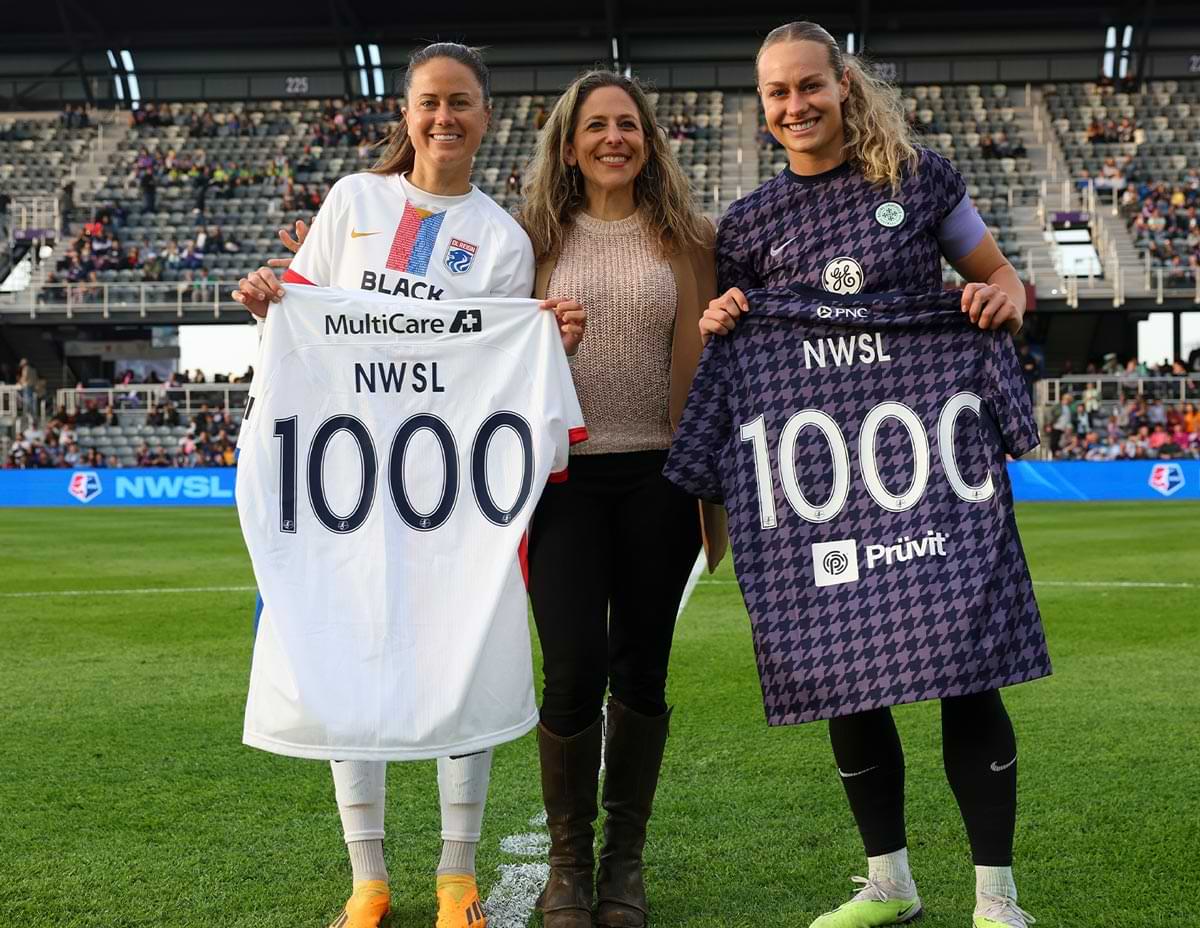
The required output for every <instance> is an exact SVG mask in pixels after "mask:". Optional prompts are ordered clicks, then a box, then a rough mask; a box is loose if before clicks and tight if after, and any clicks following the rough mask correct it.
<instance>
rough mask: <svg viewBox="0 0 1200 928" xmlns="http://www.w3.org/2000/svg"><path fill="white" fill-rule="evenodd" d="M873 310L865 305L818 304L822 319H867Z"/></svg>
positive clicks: (819, 316)
mask: <svg viewBox="0 0 1200 928" xmlns="http://www.w3.org/2000/svg"><path fill="white" fill-rule="evenodd" d="M869 315H871V311H870V310H869V309H867V307H865V306H818V307H817V316H818V318H821V319H866V318H867V316H869Z"/></svg>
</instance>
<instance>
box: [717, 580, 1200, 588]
mask: <svg viewBox="0 0 1200 928" xmlns="http://www.w3.org/2000/svg"><path fill="white" fill-rule="evenodd" d="M736 583H737V581H736V580H699V581H697V584H696V585H697V586H729V585H731V584H736ZM1033 583H1034V586H1067V587H1097V588H1099V589H1106V588H1111V589H1116V590H1125V589H1128V590H1143V589H1145V590H1198V589H1200V583H1168V582H1165V581H1161V582H1160V581H1156V580H1034V581H1033Z"/></svg>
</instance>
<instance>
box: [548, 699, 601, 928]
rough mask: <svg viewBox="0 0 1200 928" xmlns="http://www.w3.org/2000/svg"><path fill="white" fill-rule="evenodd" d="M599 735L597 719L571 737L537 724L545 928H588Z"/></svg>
mask: <svg viewBox="0 0 1200 928" xmlns="http://www.w3.org/2000/svg"><path fill="white" fill-rule="evenodd" d="M602 733H603V722H602V720H601V719H599V718H597V719H596V721H595V722H594V723H593V724H591V725H589V726H588V727H587V728H585V729H584V730H583V731H581V732H580V733H579V734H577V735H574V736H572V737H570V738H560V737H558V735H555V734H554V733H553V732H551V731H550V730H549V729H547V728H546V727H545V726H544V725H539V726H538V755H539V756H540V757H541V761H542V798H543V799H544V800H545V802H546V825H547V826H548V828H549V829H550V878H549V879H548V880H547V881H546V885H545V887H544V888H543V889H542V894H541V895H540V896H538V900H537V905H536V909H537V911H539V912H541V913H542V918H543V922H542V924H543V925H544V928H592V894H593V890H594V885H593V879H594V874H593V868H594V865H595V854H594V851H593V846H594V843H595V840H596V832H595V827H594V826H595V822H596V785H597V782H598V781H599V777H600V743H601V740H602Z"/></svg>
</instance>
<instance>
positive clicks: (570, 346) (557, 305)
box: [542, 299, 587, 357]
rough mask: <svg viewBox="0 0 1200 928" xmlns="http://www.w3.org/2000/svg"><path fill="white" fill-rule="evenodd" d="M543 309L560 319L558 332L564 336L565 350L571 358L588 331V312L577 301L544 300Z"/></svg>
mask: <svg viewBox="0 0 1200 928" xmlns="http://www.w3.org/2000/svg"><path fill="white" fill-rule="evenodd" d="M542 309H548V310H550V311H551V312H553V313H554V316H555V318H556V319H558V331H559V333H560V334H561V335H562V343H563V350H564V351H565V352H566V353H567V357H571V356H572V355H574V354H575V352H576V351H578V350H579V343H580V342H581V341H583V333H584V331H586V329H587V310H586V309H584V308H583V307H582V306H580V305H579V303H578V302H577V301H576V300H559V299H554V300H542Z"/></svg>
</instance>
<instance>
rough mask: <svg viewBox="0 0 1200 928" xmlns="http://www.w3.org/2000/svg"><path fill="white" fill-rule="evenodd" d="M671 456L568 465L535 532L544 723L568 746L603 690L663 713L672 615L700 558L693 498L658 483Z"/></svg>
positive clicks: (533, 578)
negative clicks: (568, 739) (667, 459)
mask: <svg viewBox="0 0 1200 928" xmlns="http://www.w3.org/2000/svg"><path fill="white" fill-rule="evenodd" d="M666 457H667V453H666V452H665V451H633V452H627V453H624V454H595V455H591V454H585V455H573V456H572V457H571V463H570V472H569V478H568V479H567V481H566V482H564V483H558V484H555V483H552V484H549V485H548V486H547V487H546V490H545V492H544V493H543V494H542V499H541V502H539V503H538V508H537V512H535V513H534V517H533V525H532V527H531V529H530V533H529V594H530V598H531V599H532V601H533V617H534V621H535V622H536V623H537V630H538V637H539V639H540V640H541V643H542V655H543V668H544V675H545V688H544V689H543V691H542V711H541V718H542V724H544V725H545V726H546V727H547V728H548V729H550V731H551V732H553V733H554V734H556V735H558V736H559V737H563V738H567V737H571V736H573V735H576V734H578V733H579V732H581V731H583V730H584V729H586V728H587V727H588V726H589V725H591V724H592V723H593V722H595V720H596V718H597V717H598V716H599V715H600V709H601V707H602V705H603V703H604V692H605V690H606V689H610V688H611V691H612V695H613V696H614V697H615V698H617V699H619V700H620V701H621V702H622V703H624V704H625V705H626V706H628V707H629V708H630V709H633V710H634V711H635V712H640V713H642V714H643V715H650V716H657V715H661V714H662V713H664V712H665V711H666V710H667V704H666V686H667V663H668V661H669V660H670V657H671V638H672V636H673V634H674V632H675V616H676V613H677V612H678V609H679V599H680V597H681V596H682V594H683V588H684V586H685V585H686V584H687V579H688V575H689V573H690V572H691V568H692V565H693V564H694V563H695V561H696V554H697V552H698V551H699V550H700V517H699V508H698V506H697V505H696V500H695V499H693V498H692V497H690V496H688V495H686V494H685V493H684V492H683V491H681V490H680V489H678V488H677V487H676V486H674V485H673V484H671V483H669V482H668V481H667V480H666V478H664V477H663V476H662V468H663V464H664V463H665V462H666Z"/></svg>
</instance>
